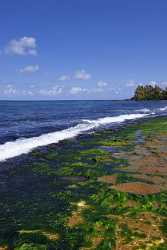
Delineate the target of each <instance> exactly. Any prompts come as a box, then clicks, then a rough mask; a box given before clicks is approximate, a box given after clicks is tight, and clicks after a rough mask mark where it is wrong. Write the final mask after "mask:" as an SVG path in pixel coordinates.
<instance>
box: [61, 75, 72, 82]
mask: <svg viewBox="0 0 167 250" xmlns="http://www.w3.org/2000/svg"><path fill="white" fill-rule="evenodd" d="M70 79H71V77H70V76H68V75H62V76H60V77H59V78H58V80H59V81H69V80H70Z"/></svg>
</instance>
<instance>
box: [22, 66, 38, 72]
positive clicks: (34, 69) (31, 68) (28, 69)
mask: <svg viewBox="0 0 167 250" xmlns="http://www.w3.org/2000/svg"><path fill="white" fill-rule="evenodd" d="M38 70H39V66H38V65H27V66H25V67H24V68H22V69H20V70H19V72H20V73H28V74H31V73H35V72H37V71H38Z"/></svg>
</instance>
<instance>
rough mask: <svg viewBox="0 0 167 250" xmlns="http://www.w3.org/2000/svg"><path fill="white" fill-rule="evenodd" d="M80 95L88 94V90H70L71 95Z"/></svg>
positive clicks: (79, 88) (78, 88) (77, 88)
mask: <svg viewBox="0 0 167 250" xmlns="http://www.w3.org/2000/svg"><path fill="white" fill-rule="evenodd" d="M79 93H88V89H85V88H81V87H72V88H71V89H70V94H72V95H77V94H79Z"/></svg>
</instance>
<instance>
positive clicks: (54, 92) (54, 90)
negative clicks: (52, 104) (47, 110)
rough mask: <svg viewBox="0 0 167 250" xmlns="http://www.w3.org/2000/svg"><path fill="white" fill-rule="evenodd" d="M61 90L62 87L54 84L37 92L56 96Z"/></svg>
mask: <svg viewBox="0 0 167 250" xmlns="http://www.w3.org/2000/svg"><path fill="white" fill-rule="evenodd" d="M62 91H63V87H62V86H58V85H56V86H53V87H51V88H48V89H40V90H39V94H40V95H44V96H56V95H59V94H61V93H62Z"/></svg>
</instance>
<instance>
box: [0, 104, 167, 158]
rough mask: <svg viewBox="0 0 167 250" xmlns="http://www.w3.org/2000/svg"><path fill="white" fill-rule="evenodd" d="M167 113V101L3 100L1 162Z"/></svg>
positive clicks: (0, 135) (1, 109) (0, 107)
mask: <svg viewBox="0 0 167 250" xmlns="http://www.w3.org/2000/svg"><path fill="white" fill-rule="evenodd" d="M163 115H167V101H143V102H135V101H0V118H1V119H0V161H5V160H7V159H10V158H13V157H16V156H19V155H22V154H26V153H29V152H30V151H32V150H33V149H35V148H37V147H41V146H46V145H49V144H52V143H58V142H59V141H62V140H64V139H69V138H72V137H75V136H77V135H79V134H82V133H89V132H90V131H94V130H96V129H103V128H106V127H112V126H119V125H120V124H122V123H126V122H127V121H133V120H136V119H140V118H149V117H154V116H163Z"/></svg>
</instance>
